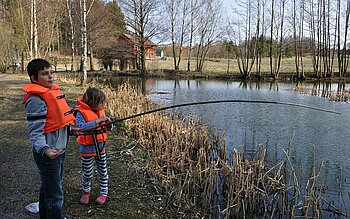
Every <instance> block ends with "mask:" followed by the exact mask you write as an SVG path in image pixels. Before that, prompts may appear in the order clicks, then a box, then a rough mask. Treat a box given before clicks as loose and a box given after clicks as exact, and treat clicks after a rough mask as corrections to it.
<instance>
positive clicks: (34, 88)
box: [22, 83, 75, 133]
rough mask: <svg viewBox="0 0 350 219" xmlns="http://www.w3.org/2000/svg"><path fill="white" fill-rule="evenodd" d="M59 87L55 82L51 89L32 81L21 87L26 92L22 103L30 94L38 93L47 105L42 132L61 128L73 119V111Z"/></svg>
mask: <svg viewBox="0 0 350 219" xmlns="http://www.w3.org/2000/svg"><path fill="white" fill-rule="evenodd" d="M60 89H61V87H60V86H58V85H56V84H54V85H53V86H52V87H51V89H50V88H47V87H44V86H41V85H39V84H33V83H30V84H27V85H25V86H24V87H22V90H23V91H24V92H25V93H26V95H25V96H24V99H23V104H25V103H26V102H27V100H28V98H29V97H30V96H31V95H38V96H40V97H41V98H42V99H43V100H44V101H45V103H46V105H47V114H46V124H45V127H44V133H49V132H53V131H55V130H58V129H60V128H63V127H65V126H66V125H68V124H70V123H72V122H73V121H74V120H75V117H74V115H73V111H72V110H71V108H70V107H69V106H68V104H67V102H66V100H65V97H64V95H63V94H62V93H61V92H60Z"/></svg>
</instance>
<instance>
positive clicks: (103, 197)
mask: <svg viewBox="0 0 350 219" xmlns="http://www.w3.org/2000/svg"><path fill="white" fill-rule="evenodd" d="M107 199H108V197H107V195H100V196H98V198H97V199H96V202H97V203H98V204H100V205H103V204H104V203H105V202H106V201H107Z"/></svg>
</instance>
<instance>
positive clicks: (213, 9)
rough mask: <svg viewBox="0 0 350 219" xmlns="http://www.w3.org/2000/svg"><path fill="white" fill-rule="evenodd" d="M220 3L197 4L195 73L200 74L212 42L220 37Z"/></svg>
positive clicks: (205, 1) (206, 0)
mask: <svg viewBox="0 0 350 219" xmlns="http://www.w3.org/2000/svg"><path fill="white" fill-rule="evenodd" d="M221 5H222V4H221V1H219V0H217V1H215V0H213V1H211V0H209V1H208V0H203V1H202V2H200V3H199V14H198V15H199V16H198V20H197V25H198V45H197V52H196V60H197V66H196V71H198V72H202V71H203V66H204V61H205V57H206V55H207V53H208V50H209V48H210V47H211V45H212V44H213V42H214V41H215V40H216V39H218V37H219V36H220V34H221V33H220V31H219V30H220V25H219V21H221V17H222V13H221Z"/></svg>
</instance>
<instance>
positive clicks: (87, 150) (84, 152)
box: [75, 111, 106, 156]
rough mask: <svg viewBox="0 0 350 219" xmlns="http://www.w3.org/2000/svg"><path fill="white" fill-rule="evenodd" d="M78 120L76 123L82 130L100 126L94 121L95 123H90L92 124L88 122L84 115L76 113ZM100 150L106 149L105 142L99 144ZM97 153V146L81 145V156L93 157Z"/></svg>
mask: <svg viewBox="0 0 350 219" xmlns="http://www.w3.org/2000/svg"><path fill="white" fill-rule="evenodd" d="M75 117H76V120H75V123H76V125H77V127H78V128H81V129H86V128H91V127H95V126H97V125H98V123H97V121H96V120H94V121H90V122H86V121H85V119H84V117H83V115H82V114H81V113H80V112H79V111H77V112H76V115H75ZM98 145H99V148H100V149H102V148H105V147H106V146H105V142H99V144H98ZM95 153H96V150H95V146H94V145H93V144H92V145H82V144H81V145H80V156H93V154H95Z"/></svg>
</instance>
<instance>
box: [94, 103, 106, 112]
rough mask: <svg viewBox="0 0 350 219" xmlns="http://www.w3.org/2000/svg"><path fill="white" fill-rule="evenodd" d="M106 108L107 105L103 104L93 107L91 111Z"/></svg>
mask: <svg viewBox="0 0 350 219" xmlns="http://www.w3.org/2000/svg"><path fill="white" fill-rule="evenodd" d="M105 107H106V103H103V104H99V105H95V106H91V109H92V110H96V111H97V110H101V109H104V108H105Z"/></svg>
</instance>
